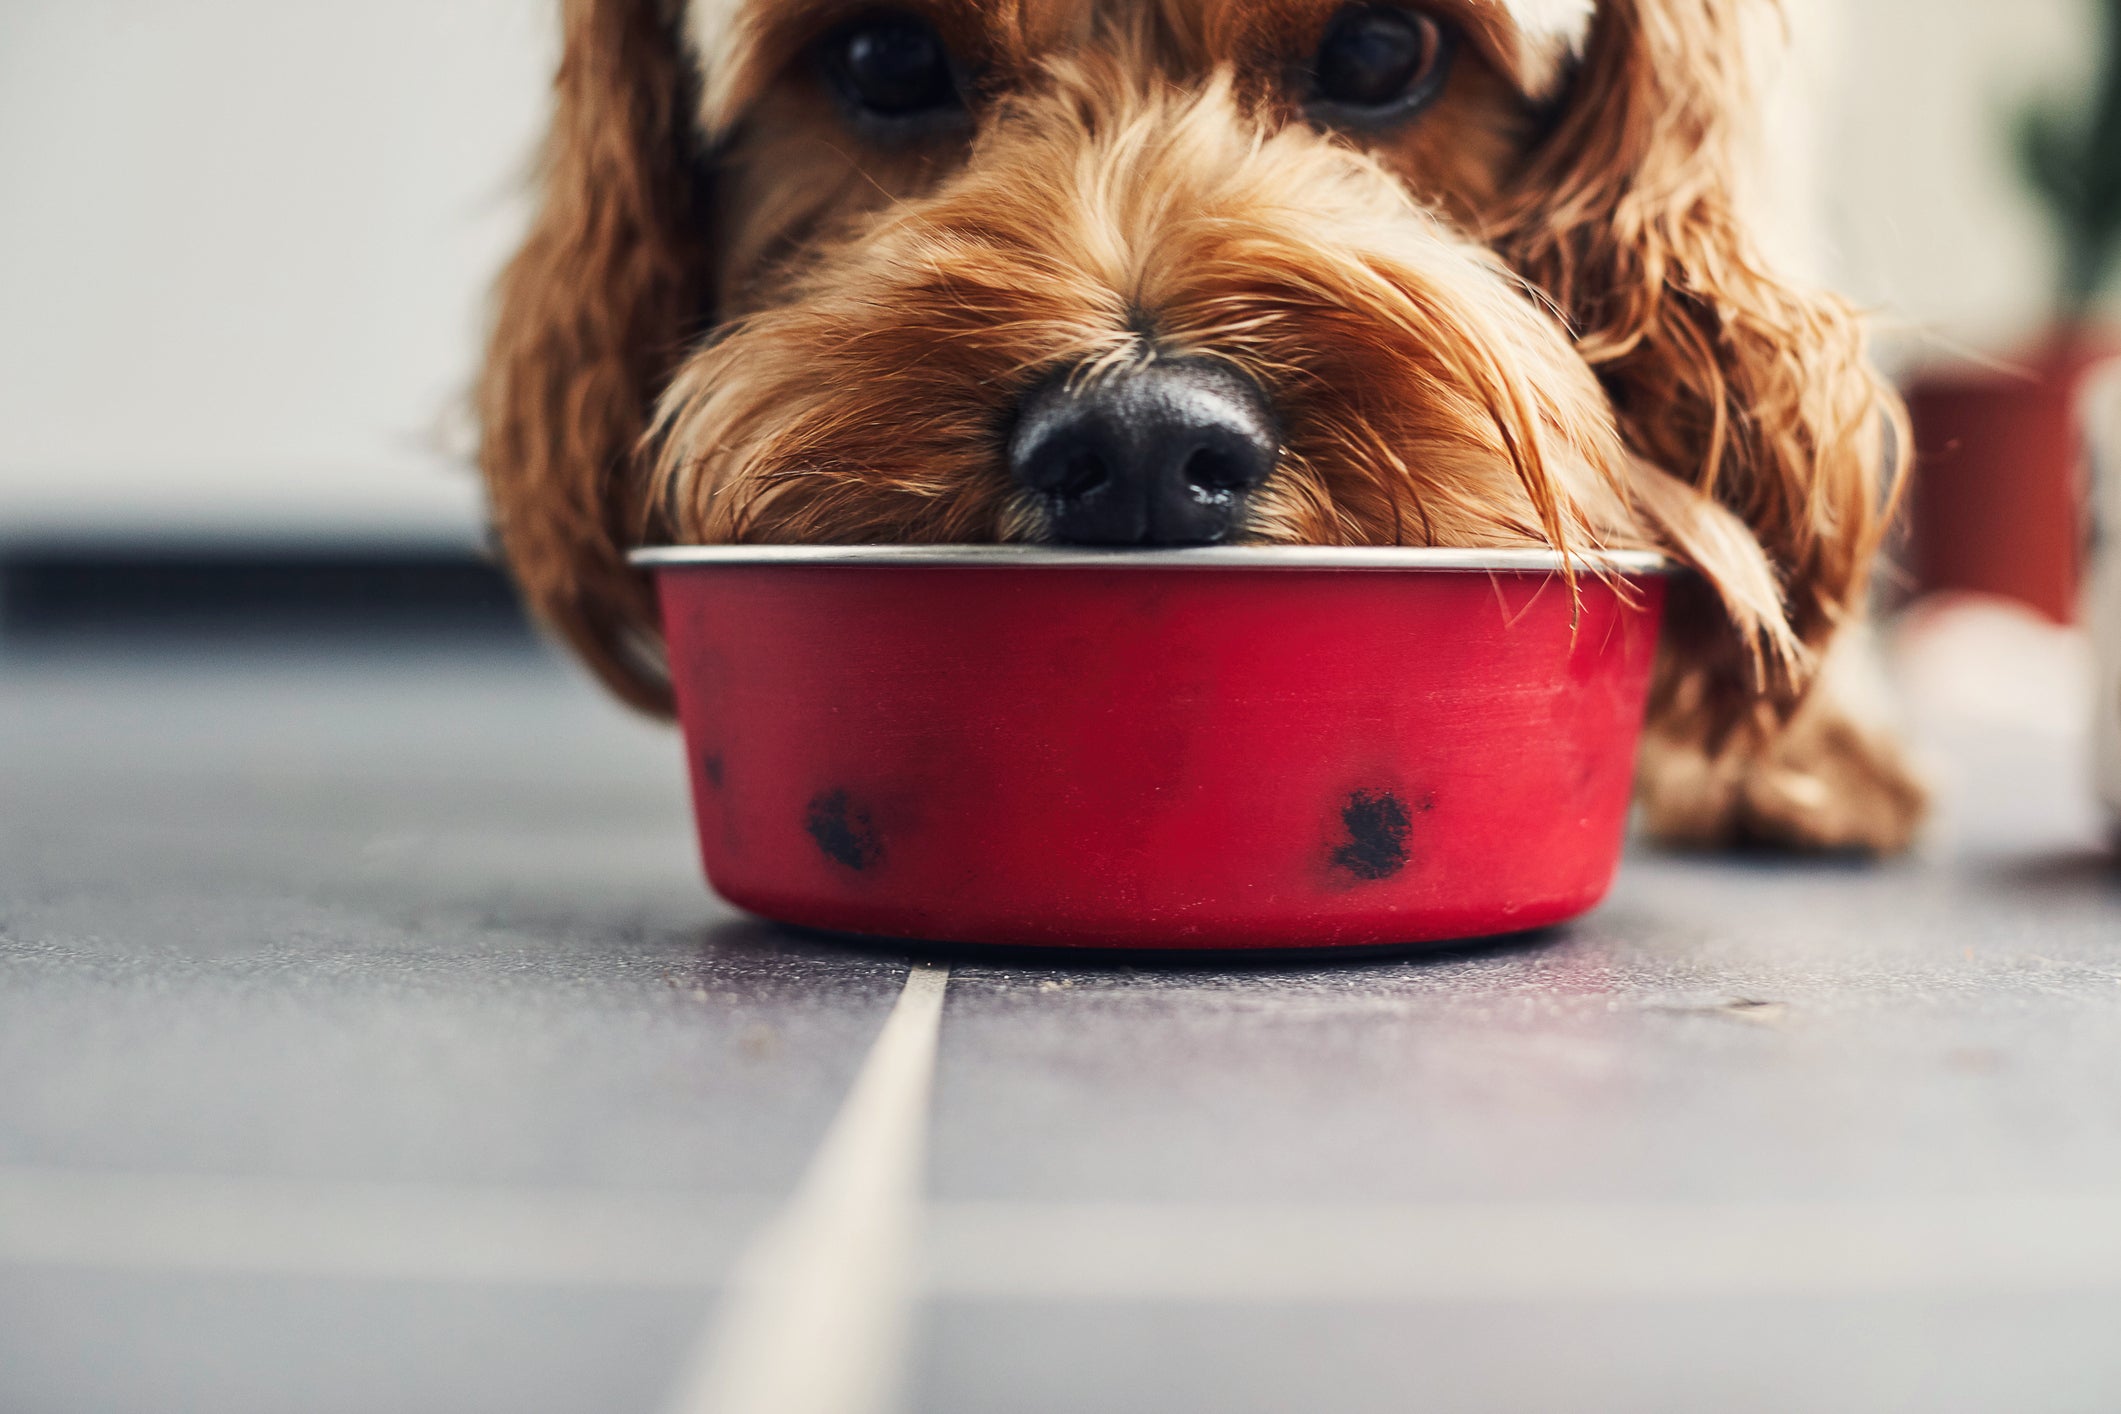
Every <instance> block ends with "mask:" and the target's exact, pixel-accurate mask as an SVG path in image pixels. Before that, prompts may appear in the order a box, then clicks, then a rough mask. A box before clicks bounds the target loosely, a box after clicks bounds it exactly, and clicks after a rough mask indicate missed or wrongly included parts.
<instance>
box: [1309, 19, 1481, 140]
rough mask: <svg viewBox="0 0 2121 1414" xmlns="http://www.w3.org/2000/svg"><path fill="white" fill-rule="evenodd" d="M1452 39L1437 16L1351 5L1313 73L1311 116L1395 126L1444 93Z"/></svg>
mask: <svg viewBox="0 0 2121 1414" xmlns="http://www.w3.org/2000/svg"><path fill="white" fill-rule="evenodd" d="M1451 50H1452V33H1451V31H1450V30H1447V29H1445V28H1444V26H1443V25H1442V24H1441V23H1440V22H1439V21H1437V20H1436V19H1435V18H1434V17H1433V16H1430V15H1424V14H1421V13H1419V12H1418V11H1414V10H1402V9H1398V8H1396V7H1394V6H1389V5H1350V6H1349V7H1348V8H1346V9H1345V10H1342V11H1341V12H1340V13H1339V14H1338V15H1336V16H1334V18H1333V23H1332V25H1331V26H1330V27H1328V28H1327V30H1326V37H1325V40H1324V41H1323V42H1322V43H1321V44H1320V45H1319V46H1318V57H1317V58H1316V59H1315V60H1313V61H1312V65H1311V95H1310V104H1309V106H1310V108H1311V109H1312V111H1313V112H1315V113H1317V114H1318V115H1319V116H1320V117H1323V118H1326V119H1328V120H1348V121H1354V122H1361V123H1379V122H1391V121H1395V120H1397V119H1401V118H1406V117H1410V116H1412V115H1413V114H1414V113H1416V112H1418V111H1420V110H1421V109H1422V108H1424V107H1426V106H1428V104H1429V102H1430V100H1432V99H1434V98H1435V97H1436V95H1437V94H1439V93H1441V92H1442V91H1443V84H1444V80H1445V79H1446V78H1447V77H1449V74H1450V65H1451Z"/></svg>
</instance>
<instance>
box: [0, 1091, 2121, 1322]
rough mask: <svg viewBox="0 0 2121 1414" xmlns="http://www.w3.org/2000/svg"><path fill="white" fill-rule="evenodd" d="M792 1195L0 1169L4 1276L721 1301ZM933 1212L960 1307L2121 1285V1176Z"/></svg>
mask: <svg viewBox="0 0 2121 1414" xmlns="http://www.w3.org/2000/svg"><path fill="white" fill-rule="evenodd" d="M915 1121H916V1123H918V1116H917V1115H916V1117H915ZM887 1157H888V1156H887ZM915 1163H916V1171H917V1164H918V1158H917V1156H916V1160H915ZM790 1206H791V1205H790V1204H786V1203H783V1204H775V1203H773V1202H769V1201H760V1200H753V1199H741V1198H732V1199H720V1198H715V1197H711V1196H707V1195H698V1194H685V1193H673V1192H667V1191H665V1192H625V1191H594V1192H591V1191H580V1190H557V1189H517V1188H478V1187H461V1188H460V1187H447V1186H442V1185H435V1184H428V1183H314V1182H308V1181H301V1180H293V1179H281V1178H228V1177H208V1176H201V1175H186V1174H168V1173H113V1172H95V1171H82V1170H69V1169H59V1168H36V1167H24V1166H6V1165H0V1267H5V1266H8V1265H13V1266H49V1267H75V1268H84V1269H91V1270H109V1271H132V1272H210V1273H232V1274H242V1275H253V1276H260V1275H262V1276H283V1277H292V1278H306V1279H317V1280H353V1281H428V1282H449V1283H461V1284H465V1285H474V1286H488V1287H510V1286H546V1287H563V1288H564V1287H575V1288H605V1289H641V1290H652V1289H659V1290H668V1291H672V1292H686V1293H704V1292H708V1291H711V1290H713V1289H715V1288H716V1287H717V1286H720V1285H722V1282H721V1275H722V1273H724V1272H726V1271H728V1270H730V1268H731V1267H732V1266H733V1265H734V1264H735V1262H736V1260H737V1258H738V1257H739V1256H740V1255H741V1254H743V1253H744V1252H745V1251H746V1250H747V1246H749V1247H756V1246H758V1245H760V1242H759V1239H758V1237H757V1234H758V1233H759V1232H760V1228H759V1225H758V1224H759V1221H760V1219H761V1218H762V1217H766V1218H771V1217H773V1216H774V1215H775V1214H776V1213H783V1212H785V1211H787V1209H788V1208H789V1207H790ZM917 1215H918V1216H919V1217H920V1218H921V1229H922V1231H921V1233H920V1237H921V1243H920V1246H921V1255H922V1261H921V1262H920V1263H919V1265H918V1268H917V1270H916V1271H915V1272H914V1286H915V1288H916V1290H918V1291H919V1292H920V1294H922V1295H924V1296H929V1297H936V1298H941V1299H945V1300H972V1301H979V1300H1020V1299H1032V1300H1081V1301H1107V1300H1110V1301H1180V1302H1200V1303H1206V1304H1213V1305H1227V1304H1248V1303H1282V1304H1288V1303H1303V1302H1318V1301H1324V1302H1361V1301H1417V1302H1426V1301H1439V1302H1447V1303H1452V1304H1461V1305H1462V1304H1465V1303H1469V1302H1481V1301H1503V1302H1507V1301H1526V1300H1531V1301H1538V1300H1571V1299H1585V1298H1590V1299H1607V1298H1617V1297H1628V1296H1696V1297H1703V1298H1717V1297H1733V1296H1749V1295H1762V1294H1781V1295H1795V1296H1821V1297H1823V1296H1834V1295H1852V1294H1872V1295H1878V1294H1890V1293H1902V1294H1929V1295H1937V1294H1942V1293H1961V1294H1971V1295H2002V1294H2010V1293H2020V1294H2022V1293H2031V1292H2044V1293H2064V1292H2079V1293H2087V1292H2121V1192H2113V1191H2107V1192H2100V1191H2085V1190H2079V1191H2074V1192H2072V1191H2066V1190H2065V1191H2049V1192H2040V1191H2037V1190H2033V1191H2021V1192H2015V1193H2000V1194H1994V1195H1989V1196H1985V1197H1984V1196H1956V1197H1945V1196H1927V1197H1920V1196H1909V1197H1897V1198H1896V1197H1890V1196H1883V1195H1881V1196H1878V1197H1874V1198H1862V1199H1840V1200H1826V1201H1821V1200H1816V1199H1807V1200H1799V1201H1787V1202H1768V1201H1752V1202H1747V1201H1717V1202H1698V1201H1696V1202H1662V1203H1659V1202H1606V1201H1599V1202H1576V1203H1569V1202H1553V1201H1511V1202H1501V1203H1493V1202H1431V1203H1400V1202H1384V1203H1376V1202H1370V1203H1363V1202H1336V1201H1334V1200H1332V1199H1331V1198H1320V1199H1316V1200H1312V1201H1309V1202H1302V1203H1274V1202H1238V1203H1227V1202H1224V1203H1214V1202H1209V1203H1198V1202H1149V1203H1141V1202H1121V1201H1098V1200H1090V1201H1081V1202H1073V1201H1058V1202H1056V1201H1043V1200H1041V1201H958V1202H942V1203H929V1204H926V1205H925V1206H924V1207H921V1208H920V1209H918V1212H917ZM747 1237H748V1238H749V1239H750V1240H749V1242H748V1244H747ZM894 1299H896V1298H894Z"/></svg>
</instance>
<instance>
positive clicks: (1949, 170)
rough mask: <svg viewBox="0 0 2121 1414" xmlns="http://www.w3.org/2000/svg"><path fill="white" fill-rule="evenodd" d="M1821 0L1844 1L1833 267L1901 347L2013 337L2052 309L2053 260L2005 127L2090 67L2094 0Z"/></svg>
mask: <svg viewBox="0 0 2121 1414" xmlns="http://www.w3.org/2000/svg"><path fill="white" fill-rule="evenodd" d="M1820 3H1822V4H1824V5H1828V6H1831V7H1833V8H1834V9H1836V10H1837V11H1838V24H1837V26H1836V28H1838V30H1839V34H1838V36H1837V40H1838V48H1839V57H1838V61H1837V69H1838V82H1837V84H1836V92H1835V95H1834V97H1833V100H1832V103H1831V118H1830V120H1829V121H1827V122H1826V123H1824V124H1823V125H1822V129H1821V139H1822V165H1821V175H1822V177H1823V179H1824V180H1823V186H1824V198H1825V201H1826V203H1827V209H1826V212H1825V220H1826V227H1827V230H1828V232H1829V235H1830V240H1831V244H1832V250H1833V255H1834V259H1833V262H1832V263H1833V265H1834V267H1835V268H1836V271H1837V279H1838V280H1839V282H1840V283H1841V284H1842V285H1844V286H1845V287H1846V288H1847V289H1848V290H1849V291H1850V292H1851V293H1852V294H1855V295H1856V296H1858V297H1859V298H1861V299H1863V300H1865V301H1866V302H1868V303H1870V304H1871V305H1873V306H1874V307H1877V308H1879V309H1881V310H1883V311H1885V312H1887V313H1888V314H1890V315H1892V316H1893V317H1894V318H1895V319H1896V320H1897V321H1898V322H1899V323H1900V324H1901V325H1902V327H1903V335H1902V337H1901V338H1900V339H1899V340H1897V344H1898V348H1897V349H1896V350H1895V352H1896V353H1897V355H1898V356H1899V358H1900V360H1902V361H1920V360H1925V359H1935V358H1938V357H1942V356H1948V355H1949V354H1950V353H1951V351H1952V350H1953V349H1955V348H1960V347H1965V348H1970V349H1974V350H1980V351H1984V352H1988V353H2008V352H2010V351H2011V350H2012V349H2013V348H2014V347H2015V346H2017V345H2018V344H2020V343H2021V342H2022V341H2023V340H2024V339H2025V338H2027V337H2028V335H2029V334H2031V333H2032V332H2033V331H2034V330H2035V329H2036V328H2037V327H2038V326H2039V324H2040V323H2041V322H2042V321H2043V320H2044V319H2045V318H2046V317H2047V315H2048V312H2049V299H2050V291H2051V288H2052V284H2053V269H2054V266H2053V256H2052V247H2051V244H2050V237H2049V234H2048V230H2047V227H2046V226H2045V224H2044V223H2043V219H2042V213H2041V211H2040V209H2039V208H2038V207H2037V206H2036V205H2035V204H2034V203H2033V201H2032V199H2031V198H2030V196H2028V195H2027V193H2026V192H2025V190H2024V189H2023V187H2022V186H2021V185H2020V182H2019V177H2018V174H2017V170H2016V167H2015V165H2014V159H2013V155H2012V151H2011V143H2012V137H2011V129H2012V125H2013V123H2014V122H2015V118H2016V114H2017V112H2018V110H2019V108H2020V107H2021V106H2022V105H2023V104H2024V103H2025V102H2026V101H2027V100H2028V99H2029V98H2031V97H2033V96H2034V95H2037V94H2040V93H2043V92H2045V93H2055V92H2058V91H2059V92H2068V91H2071V90H2073V88H2074V86H2075V85H2076V84H2077V83H2079V82H2080V81H2082V79H2083V78H2084V76H2085V75H2086V74H2087V73H2088V71H2089V67H2090V61H2091V58H2092V56H2091V53H2090V52H2089V47H2090V43H2091V40H2092V37H2093V34H2094V30H2093V27H2092V23H2091V21H2092V17H2093V5H2094V3H2095V0H1820Z"/></svg>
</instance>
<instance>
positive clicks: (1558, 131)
mask: <svg viewBox="0 0 2121 1414" xmlns="http://www.w3.org/2000/svg"><path fill="white" fill-rule="evenodd" d="M1771 11H1772V0H1595V3H1593V0H1421V3H1417V4H1410V5H1406V6H1401V5H1396V4H1369V3H1355V4H1350V3H1345V0H905V3H903V4H894V5H891V6H886V7H879V6H876V5H873V4H868V3H861V2H860V0H566V3H565V16H566V56H565V59H564V62H563V65H562V68H561V72H560V76H559V81H558V112H557V117H556V119H555V123H554V127H553V130H552V135H551V139H550V145H549V148H548V151H547V154H546V162H545V176H544V204H543V209H542V212H541V214H540V216H539V218H538V221H537V224H536V226H535V229H534V230H533V231H532V233H531V235H530V238H529V241H528V244H527V245H526V246H525V248H524V250H523V252H522V253H521V255H520V256H519V257H518V258H517V259H516V261H515V262H514V264H513V265H512V266H511V267H510V269H509V271H508V273H507V275H506V277H505V279H504V281H503V284H502V288H501V295H500V312H499V321H498V325H497V328H496V331H495V334H494V338H493V343H492V349H491V357H490V361H489V365H488V368H487V371H486V374H485V377H484V380H483V383H482V387H481V410H482V415H483V422H484V427H485V438H484V445H483V451H482V460H483V464H484V468H485V472H486V476H487V479H488V483H489V485H490V488H491V491H492V497H493V504H494V508H495V512H496V515H497V518H498V522H499V528H500V532H501V536H502V539H503V542H504V544H505V546H506V549H507V552H508V555H509V558H510V560H511V562H512V564H513V566H514V569H515V572H516V574H517V576H518V577H519V579H520V580H521V582H522V585H523V587H524V590H525V592H526V593H527V595H528V596H529V598H530V600H531V602H532V604H533V605H534V606H535V607H536V608H537V610H538V611H539V612H540V613H541V614H542V615H543V616H544V617H545V618H546V619H547V620H548V621H550V622H551V623H552V624H553V625H555V626H556V627H557V628H558V629H559V630H560V631H561V632H562V633H564V634H565V635H566V636H567V637H568V638H569V639H570V640H571V641H572V642H573V644H574V645H575V647H576V648H578V649H579V650H580V651H581V652H582V653H583V654H584V656H585V657H586V658H587V659H588V660H589V662H590V663H591V664H592V665H593V666H594V667H595V668H596V669H597V670H598V672H599V673H600V674H601V675H602V676H603V677H604V679H605V680H606V681H607V682H608V683H609V684H610V685H611V686H612V687H613V688H614V689H615V690H616V691H618V692H619V693H620V694H621V695H622V696H624V697H625V698H626V699H627V700H629V701H631V702H633V703H635V704H637V705H639V706H643V707H646V708H649V709H651V710H667V707H668V686H667V681H666V678H665V674H664V672H663V669H662V662H661V646H660V640H659V637H658V630H657V622H656V613H655V608H654V603H653V600H652V597H651V595H650V593H649V590H648V588H647V586H646V585H645V583H644V582H643V580H642V579H641V578H640V577H639V576H637V575H636V574H634V573H633V572H631V571H630V570H629V569H628V568H627V566H626V563H625V560H624V554H625V551H626V550H627V549H628V548H629V547H630V546H633V545H638V544H644V543H658V542H692V541H699V542H719V541H759V542H767V541H836V542H876V541H935V542H962V541H993V540H1029V541H1055V540H1065V541H1071V542H1078V543H1095V544H1110V545H1134V544H1161V545H1182V544H1197V543H1208V542H1214V541H1229V542H1238V541H1251V542H1299V543H1315V544H1324V545H1347V544H1365V545H1375V544H1386V545H1397V544H1420V545H1451V546H1478V547H1488V546H1528V545H1530V546H1538V545H1544V546H1552V547H1556V548H1559V549H1562V550H1565V551H1583V550H1590V549H1596V548H1600V547H1608V548H1619V547H1632V548H1645V547H1646V548H1656V549H1661V550H1664V551H1665V552H1667V553H1668V554H1670V555H1672V556H1673V557H1675V558H1676V559H1678V560H1680V561H1682V562H1684V563H1685V564H1686V565H1688V566H1690V567H1691V568H1692V569H1694V570H1695V571H1698V577H1697V578H1696V579H1694V580H1691V581H1687V582H1686V583H1684V584H1682V586H1681V588H1680V590H1679V592H1678V595H1677V602H1676V604H1675V608H1674V613H1673V618H1672V626H1671V630H1670V632H1669V634H1668V639H1667V644H1666V649H1665V654H1664V660H1663V663H1662V666H1661V668H1660V672H1659V682H1658V686H1657V689H1656V693H1655V700H1654V702H1653V706H1652V720H1651V736H1650V739H1649V742H1648V744H1647V746H1646V749H1645V756H1644V767H1643V788H1644V798H1645V801H1646V802H1647V804H1648V807H1649V815H1650V820H1651V823H1652V826H1653V827H1654V828H1656V829H1658V830H1660V831H1661V832H1662V833H1664V834H1665V835H1667V836H1669V837H1673V838H1678V839H1683V840H1688V841H1693V842H1699V843H1717V842H1727V841H1734V840H1743V839H1753V840H1761V841H1768V842H1775V843H1784V844H1791V845H1798V846H1808V847H1823V848H1841V847H1854V848H1867V849H1877V850H1888V849H1896V848H1899V847H1901V846H1903V845H1904V844H1906V843H1907V841H1908V839H1909V837H1910V835H1911V833H1912V831H1913V829H1914V827H1915V825H1916V824H1917V822H1918V820H1919V817H1920V815H1921V812H1922V803H1923V798H1922V792H1921V791H1920V789H1919V788H1918V787H1917V786H1916V785H1915V783H1914V782H1913V780H1912V778H1911V777H1910V775H1909V773H1908V771H1907V770H1906V768H1905V767H1904V765H1903V764H1902V762H1901V758H1900V756H1899V753H1898V751H1897V749H1896V748H1895V747H1894V746H1893V745H1892V744H1891V742H1890V741H1889V740H1888V739H1886V738H1884V737H1883V736H1881V735H1880V734H1879V733H1878V732H1876V731H1875V730H1874V729H1872V728H1870V727H1867V726H1862V725H1859V724H1858V722H1857V721H1856V719H1855V717H1854V716H1853V714H1851V713H1850V712H1849V711H1847V710H1846V709H1845V707H1844V705H1843V703H1842V702H1841V701H1840V699H1839V696H1838V694H1837V692H1836V691H1835V686H1834V681H1833V676H1834V675H1833V674H1827V675H1825V676H1824V677H1822V676H1821V674H1820V671H1819V665H1820V663H1821V662H1822V661H1824V660H1825V659H1826V657H1827V654H1826V650H1827V648H1828V646H1829V644H1830V643H1831V642H1832V641H1834V640H1835V639H1836V637H1837V635H1840V634H1841V633H1842V631H1843V630H1844V629H1845V628H1847V627H1849V626H1850V625H1851V624H1852V623H1853V622H1854V621H1855V620H1857V619H1858V618H1860V616H1861V606H1862V602H1863V598H1864V593H1865V586H1866V581H1867V578H1868V571H1869V567H1870V565H1871V562H1872V560H1873V558H1874V557H1875V555H1876V552H1877V549H1878V545H1879V541H1880V538H1881V536H1882V534H1883V531H1884V527H1885V522H1886V518H1887V516H1888V515H1889V512H1890V509H1891V504H1892V501H1893V498H1894V490H1895V488H1894V487H1893V485H1892V484H1891V483H1892V482H1893V480H1894V479H1895V478H1894V477H1893V476H1892V475H1891V473H1890V469H1889V465H1888V464H1889V462H1890V460H1891V458H1892V451H1891V449H1892V448H1893V447H1895V446H1904V445H1906V439H1905V437H1904V436H1901V435H1898V429H1899V428H1900V425H1901V412H1900V409H1899V406H1898V404H1897V402H1896V401H1895V400H1894V398H1893V396H1892V394H1891V393H1890V391H1889V390H1888V389H1887V388H1886V387H1885V386H1884V385H1883V384H1882V383H1881V382H1880V380H1879V379H1878V377H1877V376H1876V375H1875V374H1874V373H1873V372H1872V370H1871V368H1870V367H1869V365H1868V363H1867V362H1866V359H1865V355H1864V349H1863V334H1862V330H1861V327H1860V324H1859V321H1858V320H1857V319H1856V318H1855V317H1854V316H1853V314H1852V312H1851V311H1850V309H1849V308H1848V306H1847V305H1845V304H1844V303H1843V302H1842V301H1840V300H1839V299H1837V298H1835V297H1833V296H1831V295H1827V294H1823V293H1820V292H1816V291H1811V290H1806V289H1801V288H1798V287H1796V286H1794V285H1792V284H1791V283H1789V282H1787V281H1786V280H1784V279H1782V278H1780V277H1778V276H1777V275H1776V274H1775V273H1774V272H1773V271H1772V270H1770V269H1769V268H1768V265H1767V263H1766V262H1765V260H1764V258H1763V256H1762V255H1761V253H1760V251H1759V250H1758V248H1757V244H1756V242H1755V240H1754V239H1753V237H1752V235H1751V233H1750V231H1749V228H1748V224H1747V221H1746V219H1745V217H1744V214H1743V211H1742V209H1741V208H1742V202H1741V196H1740V191H1741V188H1742V186H1743V178H1744V174H1743V172H1742V171H1741V167H1742V165H1743V162H1744V156H1745V153H1746V150H1747V147H1748V124H1749V121H1750V119H1751V117H1752V115H1753V111H1754V109H1755V108H1756V106H1757V104H1756V101H1755V98H1754V95H1753V94H1752V92H1751V91H1750V90H1751V85H1750V82H1749V79H1750V71H1749V64H1748V58H1747V53H1746V48H1745V47H1746V46H1747V45H1748V44H1752V45H1756V46H1757V44H1758V42H1759V40H1760V37H1761V34H1762V25H1761V24H1760V21H1761V19H1762V18H1763V17H1764V16H1765V17H1766V18H1767V19H1769V20H1770V21H1772V18H1773V16H1772V13H1771ZM1769 29H1770V31H1771V30H1772V24H1770V26H1769Z"/></svg>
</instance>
